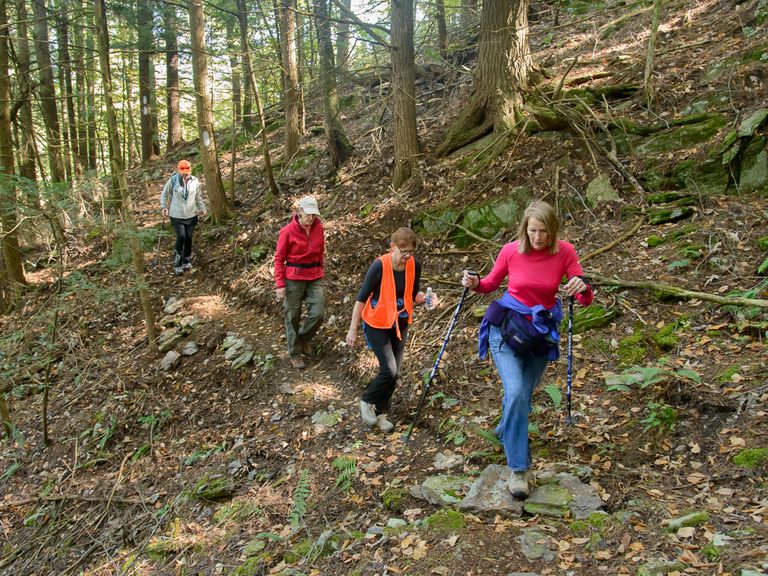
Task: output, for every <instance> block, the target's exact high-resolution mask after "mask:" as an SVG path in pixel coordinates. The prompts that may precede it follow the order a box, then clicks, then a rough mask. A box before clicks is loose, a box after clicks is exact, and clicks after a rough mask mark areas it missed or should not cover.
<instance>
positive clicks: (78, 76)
mask: <svg viewBox="0 0 768 576" xmlns="http://www.w3.org/2000/svg"><path fill="white" fill-rule="evenodd" d="M20 1H22V2H23V0H20ZM75 8H76V9H77V10H78V11H82V9H83V5H82V0H77V1H76V2H75ZM86 25H87V24H86ZM83 27H84V26H83V25H78V26H75V27H74V30H73V42H74V46H73V54H72V67H73V68H74V70H75V108H76V112H75V113H76V116H77V119H78V122H77V127H76V129H77V144H76V149H75V150H74V151H73V153H74V154H75V156H76V157H77V160H76V163H77V164H79V165H80V167H81V169H82V170H83V171H85V170H87V169H88V121H87V112H86V110H87V103H86V96H85V95H86V82H85V79H86V74H85V62H84V59H83V51H84V49H85V48H84V42H85V38H84V36H83Z"/></svg>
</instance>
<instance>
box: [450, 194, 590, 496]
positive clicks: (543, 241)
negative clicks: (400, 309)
mask: <svg viewBox="0 0 768 576" xmlns="http://www.w3.org/2000/svg"><path fill="white" fill-rule="evenodd" d="M559 230H560V223H559V221H558V218H557V214H556V213H555V210H554V208H552V206H550V205H549V204H547V203H546V202H543V201H540V200H537V201H534V202H532V203H531V204H529V205H528V207H527V208H526V209H525V212H524V213H523V218H522V220H521V221H520V225H519V226H518V229H517V240H515V241H514V242H510V243H508V244H505V245H504V246H503V247H502V248H501V251H500V252H499V254H498V256H497V257H496V261H495V263H494V265H493V269H492V270H491V272H490V273H489V274H488V275H487V276H485V277H483V278H479V277H478V276H474V275H472V274H470V273H469V272H468V271H466V270H465V271H464V275H463V278H462V285H463V286H464V287H465V288H470V289H472V290H474V291H475V292H479V293H480V294H488V293H490V292H493V291H494V290H496V289H497V288H498V287H499V285H500V284H501V282H502V281H503V280H504V278H505V277H506V278H507V289H506V290H505V291H504V295H503V296H502V297H501V298H500V299H499V300H496V301H494V302H492V303H491V305H490V306H489V307H488V310H487V311H486V313H485V316H484V317H483V321H482V323H481V324H480V332H479V335H478V355H479V356H480V358H485V357H486V355H487V352H488V350H489V349H490V351H491V355H492V356H493V360H494V363H495V364H496V369H497V371H498V373H499V377H500V378H501V383H502V385H503V388H504V396H503V398H502V402H501V420H500V421H499V424H498V426H497V427H496V436H497V437H498V438H499V440H500V441H501V443H502V444H503V445H504V453H505V454H506V457H507V465H508V466H509V469H510V472H511V474H510V478H509V480H508V482H507V487H508V489H509V491H510V493H511V494H512V495H513V496H514V497H516V498H525V497H526V496H527V495H528V479H527V471H528V468H529V466H530V462H531V458H530V452H529V447H528V414H529V413H530V411H531V401H532V397H533V389H534V388H535V386H536V384H537V383H538V382H539V380H540V379H541V376H542V375H543V373H544V369H545V368H546V366H547V362H551V361H554V360H557V359H558V358H559V356H560V348H559V341H560V337H559V333H558V329H559V327H560V321H561V320H562V318H563V309H562V304H561V302H560V300H559V299H558V298H557V297H556V296H557V294H558V290H560V291H561V293H562V294H563V295H564V296H566V297H568V298H576V300H578V301H579V303H580V304H582V305H583V306H589V305H590V304H591V303H592V300H593V298H594V293H593V292H592V288H591V287H590V285H589V284H588V283H587V282H586V280H585V279H584V275H583V274H584V273H583V271H582V269H581V264H580V263H579V258H578V256H577V254H576V250H575V249H574V247H573V245H571V244H569V243H568V242H565V241H563V240H559V239H558V235H559ZM563 276H565V277H567V278H568V280H567V282H566V283H565V284H564V285H563V286H560V283H561V280H562V278H563Z"/></svg>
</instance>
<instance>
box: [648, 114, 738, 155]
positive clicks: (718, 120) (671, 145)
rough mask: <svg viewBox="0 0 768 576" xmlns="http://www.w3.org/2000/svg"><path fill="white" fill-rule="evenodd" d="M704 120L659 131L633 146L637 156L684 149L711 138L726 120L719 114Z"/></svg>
mask: <svg viewBox="0 0 768 576" xmlns="http://www.w3.org/2000/svg"><path fill="white" fill-rule="evenodd" d="M704 118H705V119H704V121H702V122H697V123H695V124H686V125H683V126H679V127H677V128H674V129H672V130H667V131H664V132H659V133H658V134H655V135H653V136H651V137H650V138H648V139H646V140H645V141H644V142H643V143H642V144H640V145H639V146H637V147H636V148H635V152H636V153H637V154H638V155H639V156H647V155H650V154H668V153H670V152H676V151H678V150H686V149H689V148H692V147H694V146H696V145H698V144H701V143H703V142H707V141H708V140H710V139H712V138H713V137H714V136H715V135H717V133H718V132H719V131H720V128H722V127H723V126H725V125H726V123H727V120H726V119H725V117H723V116H720V115H719V114H716V115H711V116H705V117H704Z"/></svg>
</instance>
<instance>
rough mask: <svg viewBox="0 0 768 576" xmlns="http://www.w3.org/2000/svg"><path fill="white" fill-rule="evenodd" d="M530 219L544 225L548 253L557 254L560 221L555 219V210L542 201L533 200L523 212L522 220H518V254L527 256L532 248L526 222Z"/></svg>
mask: <svg viewBox="0 0 768 576" xmlns="http://www.w3.org/2000/svg"><path fill="white" fill-rule="evenodd" d="M531 218H535V219H536V220H538V221H539V222H541V223H542V224H544V228H545V229H546V230H547V236H548V239H549V253H550V254H557V252H558V250H559V249H560V245H559V243H558V237H559V234H560V221H559V220H558V219H557V214H556V213H555V209H554V208H552V206H551V205H550V204H548V203H546V202H544V201H543V200H534V201H533V202H531V203H530V204H528V207H527V208H526V209H525V212H523V219H522V220H520V225H519V226H518V227H517V239H518V240H519V241H520V245H519V247H518V249H517V251H518V252H519V253H520V254H528V253H529V252H530V251H531V249H532V248H533V247H532V246H531V240H530V238H528V221H529V220H530V219H531Z"/></svg>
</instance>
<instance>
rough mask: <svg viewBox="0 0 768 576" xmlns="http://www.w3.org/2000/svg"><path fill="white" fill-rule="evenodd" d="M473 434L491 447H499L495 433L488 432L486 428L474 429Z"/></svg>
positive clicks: (499, 443)
mask: <svg viewBox="0 0 768 576" xmlns="http://www.w3.org/2000/svg"><path fill="white" fill-rule="evenodd" d="M474 430H475V433H476V434H477V435H478V436H480V438H482V439H483V440H485V441H487V442H488V443H489V444H490V445H491V446H501V445H502V444H501V440H499V439H498V438H497V437H496V432H495V431H493V430H488V429H486V428H477V427H476V428H475V429H474Z"/></svg>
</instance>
